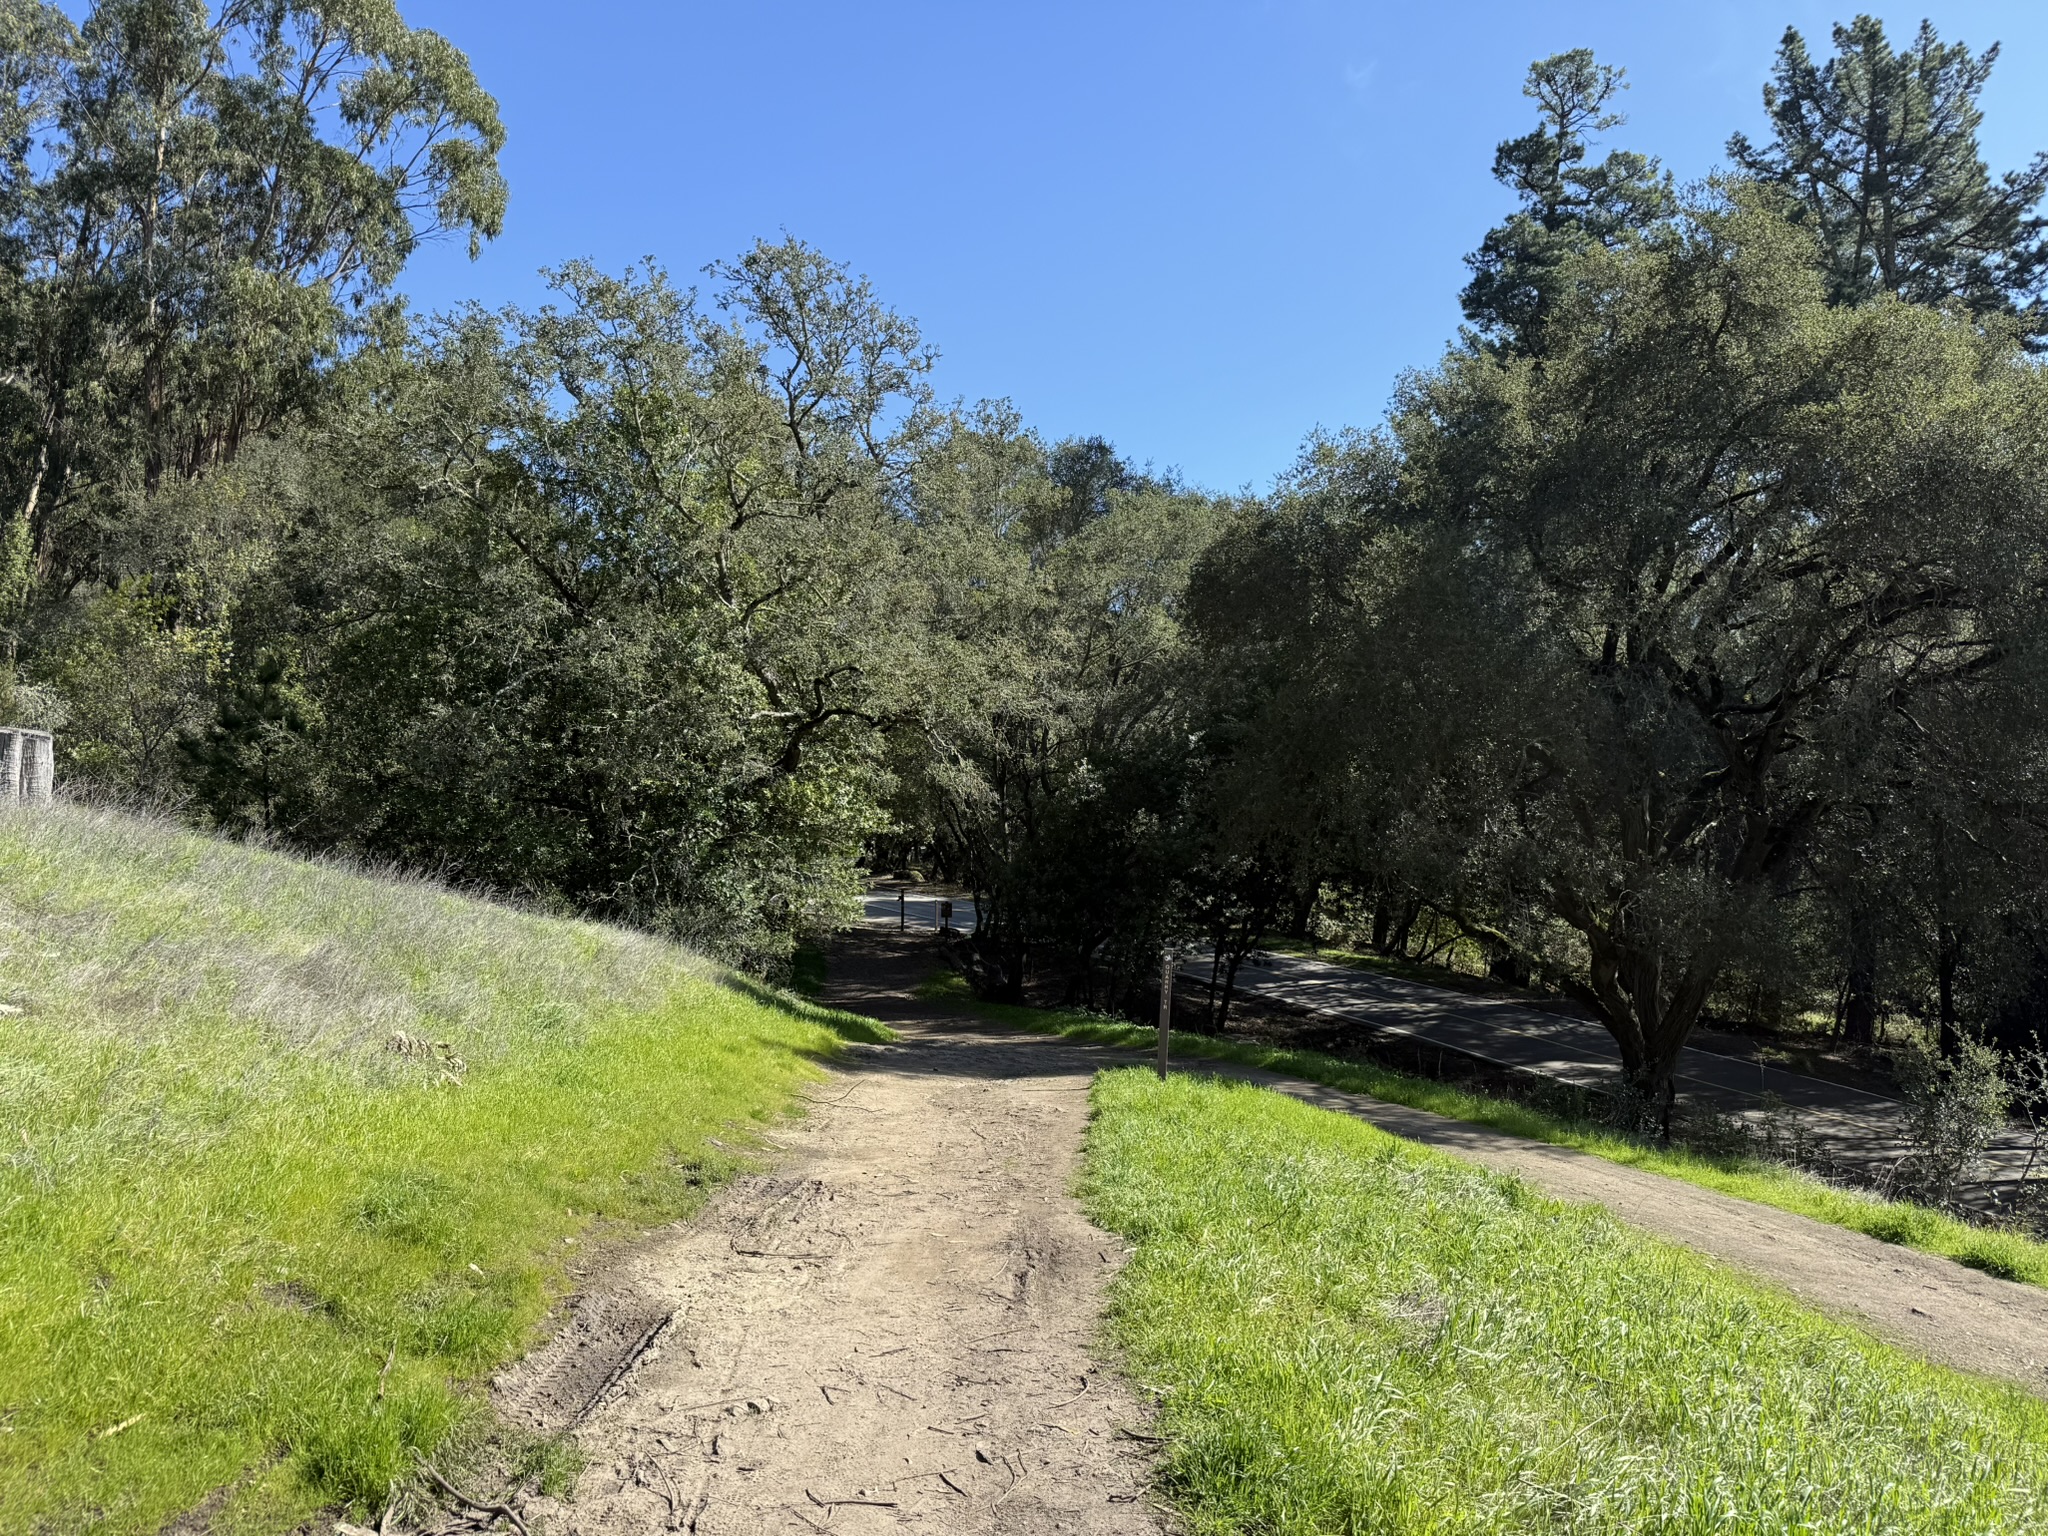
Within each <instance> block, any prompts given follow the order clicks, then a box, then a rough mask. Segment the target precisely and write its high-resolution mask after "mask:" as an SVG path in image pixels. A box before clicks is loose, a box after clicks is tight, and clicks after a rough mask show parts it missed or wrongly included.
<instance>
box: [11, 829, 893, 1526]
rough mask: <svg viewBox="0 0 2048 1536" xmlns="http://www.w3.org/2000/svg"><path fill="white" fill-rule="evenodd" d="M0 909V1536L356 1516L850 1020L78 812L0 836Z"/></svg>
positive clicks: (719, 1158) (772, 1110)
mask: <svg viewBox="0 0 2048 1536" xmlns="http://www.w3.org/2000/svg"><path fill="white" fill-rule="evenodd" d="M0 890H4V899H0V922H4V926H5V928H6V931H7V934H8V938H7V946H8V952H9V954H8V961H7V969H6V1001H7V1011H6V1014H5V1016H0V1119H4V1122H5V1124H6V1125H7V1127H8V1133H9V1135H10V1137H11V1138H13V1141H14V1145H13V1147H12V1149H11V1150H9V1151H5V1152H0V1423H4V1424H5V1426H6V1431H7V1432H6V1433H5V1434H0V1530H6V1531H36V1530H70V1529H77V1528H80V1527H82V1526H83V1525H84V1524H86V1523H87V1522H88V1520H90V1521H91V1522H92V1523H93V1526H94V1528H95V1529H104V1530H107V1531H136V1532H144V1531H155V1530H158V1529H160V1528H161V1527H162V1526H163V1525H164V1524H165V1523H166V1522H167V1521H168V1520H170V1519H172V1518H173V1517H174V1516H176V1515H177V1514H179V1513H180V1512H181V1511H183V1510H186V1509H188V1508H190V1507H192V1506H194V1505H196V1504H198V1503H199V1502H201V1500H203V1499H204V1498H205V1497H206V1496H207V1495H209V1494H210V1493H211V1492H213V1491H214V1490H215V1489H218V1488H227V1489H230V1490H231V1492H230V1493H229V1495H228V1504H227V1507H226V1508H225V1509H224V1510H223V1511H222V1512H221V1513H220V1515H219V1516H218V1520H217V1523H218V1524H220V1525H221V1526H222V1527H223V1528H236V1529H239V1528H242V1525H243V1524H246V1525H248V1526H250V1527H253V1528H259V1529H276V1530H282V1529H288V1528H291V1527H293V1526H294V1525H295V1524H296V1523H297V1522H298V1521H299V1520H300V1519H302V1518H304V1517H305V1516H307V1515H309V1514H310V1513H311V1512H312V1510H313V1509H314V1508H315V1507H318V1506H322V1505H339V1506H343V1507H353V1508H354V1509H355V1511H356V1512H357V1515H358V1518H365V1517H372V1516H374V1514H375V1512H376V1511H377V1510H378V1509H380V1508H381V1506H382V1504H383V1501H384V1499H385V1497H386V1494H387V1493H388V1491H389V1489H390V1487H391V1484H392V1482H393V1480H394V1479H398V1480H403V1479H405V1478H407V1477H409V1476H411V1474H412V1471H413V1461H412V1455H413V1452H414V1451H420V1452H425V1453H429V1454H431V1453H432V1452H433V1451H434V1450H435V1447H436V1446H437V1444H438V1443H439V1442H441V1440H442V1439H443V1438H444V1437H446V1436H448V1435H449V1434H451V1433H453V1432H454V1431H455V1430H456V1429H457V1428H458V1427H459V1426H460V1425H461V1424H462V1423H464V1421H466V1420H470V1419H473V1418H475V1417H476V1416H477V1415H478V1414H480V1413H482V1412H483V1409H482V1407H481V1405H480V1403H479V1401H478V1399H477V1398H476V1397H475V1395H474V1393H473V1391H472V1390H470V1389H469V1388H466V1387H464V1386H463V1385H462V1384H463V1383H474V1382H477V1381H479V1380H482V1379H484V1378H485V1377H487V1376H488V1374H489V1373H490V1371H491V1370H492V1369H493V1368H495V1366H496V1365H498V1364H499V1363H500V1362H502V1361H504V1360H506V1359H508V1358H510V1357H512V1356H514V1355H516V1354H517V1353H519V1352H520V1351H521V1350H522V1349H523V1348H525V1347H526V1345H527V1344H528V1343H529V1341H530V1339H531V1331H532V1329H533V1326H534V1324H535V1323H536V1322H537V1321H538V1320H539V1318H540V1317H541V1315H542V1313H543V1312H544V1310H545V1309H546V1307H547V1305H548V1303H549V1302H550V1300H551V1299H553V1298H555V1297H558V1296H559V1295H560V1294H562V1291H563V1289H564V1287H565V1285H566V1283H567V1282H566V1277H565V1273H564V1264H565V1261H566V1260H567V1259H568V1258H569V1257H571V1256H572V1255H574V1254H576V1253H578V1252H579V1251H581V1245H583V1244H585V1243H588V1242H590V1241H592V1240H597V1239H602V1238H603V1237H605V1236H606V1235H607V1234H608V1233H612V1232H619V1233H631V1232H632V1231H635V1230H637V1229H638V1228H640V1227H644V1226H647V1225H651V1224H655V1223H659V1222H663V1221H667V1220H670V1219H673V1218H674V1217H676V1216H679V1215H682V1214H686V1213H687V1212H689V1211H690V1210H692V1209H694V1208H695V1207H696V1205H697V1204H698V1203H699V1202H700V1201H701V1200H702V1199H703V1197H704V1194H705V1191H706V1189H707V1187H708V1186H709V1185H710V1184H712V1183H714V1182H716V1181H717V1180H718V1179H719V1178H720V1177H721V1176H723V1175H724V1174H725V1173H727V1172H729V1171H730V1170H731V1169H732V1168H734V1167H735V1166H736V1165H737V1163H736V1154H733V1153H729V1152H725V1151H721V1150H719V1149H718V1148H717V1147H714V1146H712V1145H711V1144H710V1142H709V1141H708V1140H707V1138H708V1137H711V1136H718V1137H720V1138H722V1139H723V1140H724V1141H725V1142H726V1143H727V1144H731V1143H732V1142H733V1141H734V1139H735V1137H734V1132H733V1130H732V1127H733V1126H734V1125H735V1123H736V1124H737V1125H738V1126H739V1127H741V1128H742V1129H741V1132H740V1136H739V1140H741V1141H742V1142H744V1140H745V1133H744V1127H746V1126H748V1125H750V1124H754V1123H757V1122H760V1121H763V1120H766V1119H769V1118H772V1117H773V1116H775V1115H777V1114H779V1113H780V1112H781V1111H782V1110H783V1108H784V1107H785V1106H786V1105H787V1103H788V1102H789V1093H790V1090H791V1089H792V1088H793V1087H794V1086H795V1085H796V1084H798V1083H799V1082H801V1081H803V1080H805V1079H806V1078H807V1077H809V1076H810V1075H812V1072H813V1068H812V1067H811V1066H810V1065H809V1064H808V1062H809V1059H810V1058H812V1057H816V1056H820V1055H824V1054H829V1053H830V1052H831V1051H832V1050H833V1049H834V1048H835V1044H836V1041H837V1039H838V1037H839V1035H840V1034H841V1033H843V1032H846V1031H849V1030H851V1031H866V1032H868V1033H870V1034H871V1033H872V1031H871V1029H870V1028H869V1026H867V1025H865V1024H863V1023H862V1022H860V1021H855V1020H850V1019H846V1018H843V1017H841V1016H838V1015H834V1014H831V1013H828V1012H826V1011H825V1010H822V1009H819V1008H816V1007H814V1006H811V1005H809V1004H805V1003H802V1002H799V1001H797V1000H795V999H791V998H788V997H786V996H780V995H775V994H770V993H767V992H766V991H764V990H761V989H756V990H754V991H753V992H751V993H742V992H740V991H737V990H734V989H732V988H729V987H727V986H724V985H721V984H720V978H719V976H718V974H717V973H716V972H715V971H713V970H711V969H710V968H708V967H707V966H706V965H705V964H704V963H703V962H701V961H699V960H696V959H695V958H693V957H692V956H690V955H688V954H686V953H684V952H681V951H678V950H676V949H673V948H671V947H670V946H668V945H666V944H663V943H661V942H658V941H656V940H653V939H650V938H647V937H645V936H642V935H635V934H632V933H628V932H624V931H621V930H617V929H608V928H601V927H596V926H593V925H590V924H578V923H570V922H564V921H560V920H557V919H552V918H544V917H538V916H532V915H528V914H522V913H519V912H515V911H511V910H508V909H505V908H502V907H493V906H489V905H486V904H484V903H481V902H477V901H474V900H470V899H467V898H463V897H457V896H454V895H451V894H449V893H447V892H445V891H443V890H440V889H437V888H435V887H432V886H428V885H424V884H419V883H413V882H405V881H397V880H388V879H378V878H371V877H367V876H363V875H359V874H353V873H349V872H347V871H345V870H343V869H340V868H335V867H331V866H323V865H318V864H308V863H303V862H300V861H296V860H292V859H287V858H284V857H282V856H279V855H276V854H270V853H263V852H258V851H255V850H252V849H246V848H238V847H235V846H233V845H227V844H222V843H218V842H212V841H208V840H206V839H203V838H200V837H196V836H193V835H190V834H185V833H180V832H177V831H174V830H172V829H170V828H168V827H165V826H162V825H158V824H154V823H149V822H144V821H138V820H135V819H132V818H128V817H122V816H116V815H112V814H109V813H100V812H89V811H84V810H78V809H68V808H60V809H58V810H56V811H53V812H48V813H44V814H36V815H28V814H21V815H15V816H11V817H4V818H0ZM387 1361H389V1362H390V1366H389V1370H388V1371H386V1369H385V1366H386V1362H387ZM117 1425H125V1426H126V1427H124V1428H122V1429H121V1431H120V1433H118V1434H108V1433H105V1432H106V1431H109V1430H111V1429H112V1428H114V1427H115V1426H117ZM522 1454H523V1453H522ZM564 1454H565V1453H564V1452H563V1451H561V1450H560V1449H559V1448H556V1449H552V1450H551V1449H547V1448H544V1447H543V1448H533V1449H532V1454H531V1456H530V1457H529V1458H528V1459H529V1461H530V1463H531V1465H530V1466H529V1467H528V1469H527V1470H528V1472H529V1474H530V1475H532V1476H535V1477H539V1478H542V1479H543V1480H546V1479H553V1480H554V1482H555V1483H556V1485H557V1486H558V1487H559V1485H560V1483H561V1480H562V1478H563V1476H564V1472H563V1468H564V1465H565V1463H564V1459H563V1458H564Z"/></svg>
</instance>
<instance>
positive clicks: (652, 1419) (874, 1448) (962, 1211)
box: [496, 933, 1168, 1536]
mask: <svg viewBox="0 0 2048 1536" xmlns="http://www.w3.org/2000/svg"><path fill="white" fill-rule="evenodd" d="M928 965H929V958H928V954H927V953H926V952H925V951H923V949H922V948H921V946H917V945H914V944H906V943H904V942H903V941H900V940H897V939H895V938H894V937H893V936H890V937H884V936H880V935H875V934H872V933H870V934H856V935H853V936H852V937H851V939H850V940H849V942H848V943H847V945H846V946H845V947H844V948H842V949H841V950H840V951H839V952H838V953H837V954H836V955H835V957H834V962H833V987H832V993H833V995H832V997H831V1001H832V1002H834V1003H835V1004H836V1005H838V1006H841V1007H846V1008H851V1009H855V1010H857V1011H859V1012H863V1013H867V1014H870V1015H872V1016H875V1017H880V1018H884V1019H887V1020H889V1021H890V1022H891V1023H893V1024H895V1025H896V1026H897V1028H898V1029H899V1030H901V1031H902V1033H903V1039H902V1040H901V1042H900V1043H897V1044H892V1045H886V1046H856V1047H854V1048H853V1049H852V1050H851V1051H850V1052H849V1055H848V1059H847V1061H846V1063H845V1065H844V1066H843V1068H841V1069H840V1070H838V1071H836V1072H835V1073H834V1075H833V1078H832V1080H831V1082H830V1083H829V1084H826V1085H823V1086H821V1087H820V1088H818V1089H817V1090H815V1092H814V1096H813V1101H812V1108H811V1111H810V1113H809V1115H808V1116H807V1117H806V1119H805V1120H804V1122H803V1123H802V1124H800V1125H798V1126H794V1127H791V1128H787V1129H785V1130H783V1131H781V1132H779V1133H778V1134H777V1135H776V1137H775V1138H774V1139H775V1141H776V1142H777V1143H778V1144H779V1145H780V1146H781V1147H782V1148H783V1149H784V1151H785V1153H786V1156H785V1157H784V1159H783V1160H782V1163H781V1165H780V1166H779V1167H778V1168H777V1169H776V1171H775V1172H774V1174H773V1175H772V1176H768V1177H763V1178H759V1179H752V1180H748V1181H745V1182H743V1183H742V1184H740V1185H738V1186H735V1187H734V1188H732V1189H731V1190H728V1191H727V1192H726V1193H725V1195H724V1196H723V1197H722V1198H721V1199H720V1200H719V1201H718V1202H717V1203H716V1205H715V1206H714V1208H713V1210H712V1211H711V1212H710V1213H708V1215H707V1216H706V1217H705V1218H704V1219H701V1220H699V1221H697V1222H695V1223H692V1224H690V1225H689V1226H687V1227H684V1228H678V1229H676V1230H674V1231H673V1232H672V1233H669V1234H667V1235H665V1236H663V1237H662V1238H659V1239H657V1240H655V1241H653V1242H651V1243H649V1244H646V1245H644V1246H643V1247H642V1248H640V1249H639V1250H637V1251H635V1252H634V1253H633V1254H631V1255H630V1256H629V1257H628V1258H627V1259H626V1260H625V1261H624V1262H623V1263H622V1264H621V1265H620V1267H619V1268H617V1269H616V1270H614V1271H613V1272H611V1273H610V1274H609V1275H608V1276H607V1277H606V1278H605V1280H604V1281H603V1282H602V1283H601V1284H599V1285H597V1286H595V1287H594V1288H593V1290H592V1291H591V1292H590V1294H588V1295H586V1296H585V1298H584V1299H583V1301H582V1302H581V1303H580V1305H579V1307H578V1309H577V1312H576V1314H575V1316H574V1318H573V1320H572V1322H571V1324H570V1326H569V1327H568V1328H566V1329H565V1330H564V1331H563V1333H562V1334H561V1335H560V1336H559V1337H558V1338H557V1339H556V1341H555V1342H554V1343H553V1344H552V1345H550V1346H549V1347H548V1348H546V1349H544V1350H542V1351H540V1352H539V1353H537V1354H536V1355H534V1356H532V1357H530V1358H529V1359H528V1360H527V1361H525V1362H523V1363H522V1364H521V1365H520V1366H518V1367H516V1368H514V1369H513V1370H512V1371H511V1372H508V1373H507V1375H506V1376H505V1377H504V1378H503V1379H501V1381H500V1382H499V1383H498V1387H497V1392H496V1396H497V1399H498V1401H499V1404H500V1406H501V1408H502V1409H503V1410H504V1411H505V1412H507V1413H508V1414H509V1415H511V1416H512V1417H514V1418H515V1419H522V1420H525V1421H526V1422H529V1423H531V1424H534V1425H536V1426H540V1427H545V1428H548V1429H562V1428H567V1427H570V1426H572V1425H578V1426H580V1428H579V1429H578V1432H577V1437H578V1439H579V1441H580V1442H581V1444H582V1446H583V1448H584V1451H585V1454H586V1456H587V1458H588V1461H587V1465H586V1469H585V1472H584V1475H583V1478H582V1480H581V1484H580V1486H579V1488H578V1490H577V1497H576V1498H575V1500H574V1501H573V1502H569V1503H564V1504H559V1505H552V1504H550V1502H549V1501H544V1500H539V1501H535V1503H534V1504H533V1505H532V1506H531V1508H532V1509H533V1510H535V1511H537V1512H544V1513H546V1514H547V1516H548V1527H549V1529H550V1530H552V1531H555V1532H558V1533H582V1536H612V1533H625V1532H632V1533H634V1536H640V1533H643V1532H650V1531H662V1530H676V1531H696V1532H702V1533H707V1536H708V1533H734V1536H739V1533H746V1536H755V1533H775V1532H784V1531H788V1532H801V1531H823V1530H830V1531H834V1532H848V1533H860V1532H869V1531H884V1530H888V1531H893V1530H897V1529H900V1528H902V1527H904V1526H918V1525H921V1526H923V1527H925V1528H926V1529H929V1530H934V1531H944V1532H948V1533H951V1532H1003V1533H1019V1536H1023V1533H1030V1536H1037V1533H1042V1532H1045V1533H1049V1532H1075V1533H1087V1536H1112V1533H1114V1536H1126V1533H1152V1532H1159V1531H1163V1530H1166V1529H1168V1526H1167V1525H1166V1523H1165V1521H1164V1518H1163V1517H1162V1516H1161V1515H1160V1514H1159V1513H1158V1512H1157V1511H1156V1510H1155V1509H1154V1508H1153V1504H1152V1498H1151V1495H1150V1494H1149V1493H1148V1491H1147V1490H1148V1486H1149V1481H1150V1450H1149V1445H1148V1442H1147V1441H1145V1440H1144V1439H1143V1438H1142V1437H1143V1435H1144V1432H1145V1428H1146V1412H1145V1408H1144V1406H1143V1404H1142V1403H1141V1402H1140V1401H1139V1400H1138V1399H1137V1398H1136V1397H1135V1396H1134V1394H1132V1392H1131V1391H1130V1389H1129V1388H1128V1387H1127V1386H1126V1385H1125V1384H1124V1383H1123V1382H1122V1381H1121V1380H1120V1379H1119V1378H1118V1377H1117V1376H1116V1375H1114V1374H1113V1373H1111V1372H1108V1371H1105V1370H1104V1369H1102V1367H1101V1365H1100V1363H1099V1362H1098V1360H1097V1357H1096V1355H1095V1354H1094V1353H1093V1346H1094V1343H1095V1339H1096V1332H1097V1329H1098V1327H1099V1320H1100V1316H1101V1306H1102V1294H1103V1289H1104V1287H1105V1286H1106V1284H1107V1283H1108V1280H1109V1278H1110V1276H1111V1275H1112V1274H1113V1273H1114V1272H1115V1269H1116V1266H1117V1265H1118V1264H1119V1263H1120V1262H1121V1260H1122V1257H1123V1251H1122V1247H1121V1244H1120V1243H1119V1241H1118V1240H1117V1239H1115V1238H1113V1237H1110V1236H1107V1235H1105V1234H1104V1233H1102V1232H1100V1231H1098V1230H1097V1229H1095V1228H1094V1227H1093V1226H1091V1225H1090V1224H1089V1223H1088V1222H1087V1220H1086V1219H1085V1218H1084V1217H1083V1216H1082V1214H1081V1211H1080V1209H1079V1206H1078V1205H1077V1204H1076V1202H1075V1200H1074V1199H1073V1197H1072V1195H1071V1193H1070V1191H1071V1189H1072V1186H1073V1180H1074V1175H1075V1171H1076V1168H1077V1165H1078V1161H1079V1156H1080V1148H1081V1136H1082V1131H1083V1127H1084V1124H1085V1119H1086V1112H1087V1092H1088V1082H1089V1079H1090V1077H1091V1076H1092V1075H1093V1073H1094V1072H1095V1071H1096V1070H1097V1069H1098V1068H1099V1067H1100V1066H1101V1065H1102V1055H1101V1053H1099V1052H1096V1051H1093V1050H1089V1049H1087V1048H1085V1047H1078V1046H1067V1045H1063V1044H1060V1043H1057V1042H1051V1041H1046V1040H1043V1039H1038V1038H1033V1037H1029V1036H1019V1035H1015V1034H1011V1033H1009V1032H1006V1031H1002V1030H998V1029H995V1028H993V1027H989V1026H979V1025H975V1024H973V1023H971V1022H963V1021H961V1020H958V1019H950V1018H947V1017H945V1016H944V1015H943V1013H942V1012H941V1011H940V1010H938V1009H933V1008H927V1007H924V1006H923V1005H920V1004H918V1003H916V1002H914V1001H912V1000H911V999H910V998H909V996H908V994H909V991H910V988H911V987H912V986H913V985H914V984H915V983H916V981H917V980H918V979H920V977H921V976H922V975H923V974H924V971H925V969H926V968H927V967H928ZM1134 1434H1135V1435H1136V1436H1138V1437H1139V1438H1133V1435H1134Z"/></svg>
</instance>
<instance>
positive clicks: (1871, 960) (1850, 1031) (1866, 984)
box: [1842, 909, 1877, 1045]
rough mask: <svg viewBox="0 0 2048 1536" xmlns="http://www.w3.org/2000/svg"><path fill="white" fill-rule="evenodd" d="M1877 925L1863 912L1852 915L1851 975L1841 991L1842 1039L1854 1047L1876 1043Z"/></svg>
mask: <svg viewBox="0 0 2048 1536" xmlns="http://www.w3.org/2000/svg"><path fill="white" fill-rule="evenodd" d="M1876 926H1877V925H1876V923H1875V922H1874V921H1873V920H1872V919H1871V917H1870V915H1869V914H1868V913H1866V912H1864V911H1862V910H1860V909H1852V910H1851V911H1850V913H1849V933H1848V946H1847V947H1848V951H1849V953H1848V976H1847V980H1846V981H1845V982H1844V984H1843V988H1842V1036H1843V1038H1844V1039H1846V1040H1847V1041H1848V1042H1849V1043H1850V1044H1851V1045H1875V1044H1877V934H1876V931H1875V930H1876Z"/></svg>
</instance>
